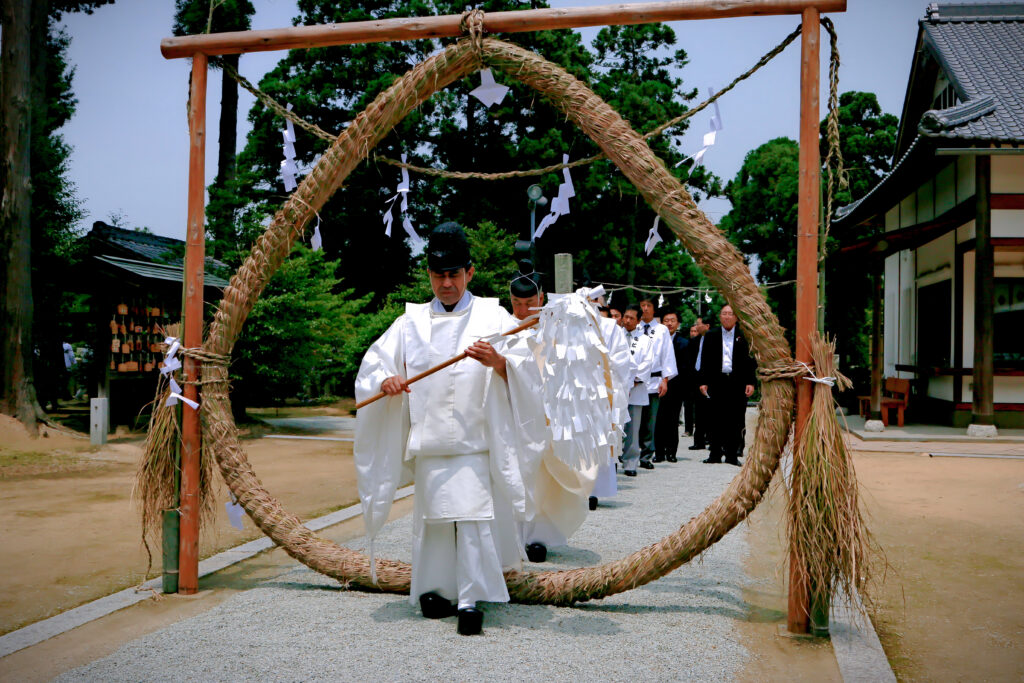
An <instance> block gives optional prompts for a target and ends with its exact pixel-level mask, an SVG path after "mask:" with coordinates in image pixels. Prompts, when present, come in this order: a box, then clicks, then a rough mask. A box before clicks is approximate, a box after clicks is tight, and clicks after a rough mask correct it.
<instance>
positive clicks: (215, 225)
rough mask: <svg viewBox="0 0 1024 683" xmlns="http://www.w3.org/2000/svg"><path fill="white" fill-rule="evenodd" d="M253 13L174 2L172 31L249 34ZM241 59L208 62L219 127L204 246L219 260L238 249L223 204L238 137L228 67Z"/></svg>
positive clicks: (237, 4)
mask: <svg viewBox="0 0 1024 683" xmlns="http://www.w3.org/2000/svg"><path fill="white" fill-rule="evenodd" d="M255 13H256V8H254V7H253V5H252V2H250V1H249V0H216V1H215V2H213V1H211V0H175V2H174V27H173V29H172V30H173V32H174V35H176V36H185V35H196V34H199V33H207V32H209V33H223V32H226V31H248V30H249V29H250V28H252V16H253V14H255ZM240 56H241V55H221V56H217V57H213V58H211V59H210V67H211V68H214V69H220V71H221V79H220V124H219V126H218V137H217V176H216V178H214V180H213V184H212V185H211V186H210V188H209V190H210V202H209V206H208V207H207V209H206V225H207V242H208V244H209V252H210V255H211V256H213V257H216V258H220V257H222V256H224V255H225V253H227V252H229V251H235V250H237V249H238V245H237V244H236V242H235V235H234V228H233V220H232V218H233V216H232V212H231V209H230V206H229V205H227V204H225V201H224V197H223V196H222V195H224V193H225V191H226V190H225V187H226V185H227V184H228V183H229V182H231V181H232V180H233V179H234V177H235V156H236V155H235V144H236V142H235V141H236V139H237V137H238V82H237V81H235V79H234V78H232V77H231V76H229V75H228V71H227V69H224V68H223V66H224V65H227V66H229V67H231V68H233V69H235V71H238V58H239V57H240Z"/></svg>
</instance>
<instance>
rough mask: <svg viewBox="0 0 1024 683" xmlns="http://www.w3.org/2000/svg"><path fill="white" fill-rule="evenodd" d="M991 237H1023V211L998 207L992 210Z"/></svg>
mask: <svg viewBox="0 0 1024 683" xmlns="http://www.w3.org/2000/svg"><path fill="white" fill-rule="evenodd" d="M992 236H993V237H1024V211H1021V210H1019V209H1014V210H1007V209H1000V210H998V211H993V212H992Z"/></svg>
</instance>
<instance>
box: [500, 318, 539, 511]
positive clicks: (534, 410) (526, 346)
mask: <svg viewBox="0 0 1024 683" xmlns="http://www.w3.org/2000/svg"><path fill="white" fill-rule="evenodd" d="M502 312H503V313H505V316H504V317H505V318H506V320H505V321H504V322H503V324H502V327H503V329H505V330H508V329H511V328H513V327H515V326H516V324H517V321H516V320H515V319H514V318H512V316H510V315H508V314H507V312H505V311H502ZM531 337H532V333H531V332H524V333H519V334H515V335H511V336H509V337H504V338H503V339H502V341H501V342H500V343H499V344H498V345H497V346H498V352H499V353H501V354H502V355H503V356H504V357H505V371H506V374H507V375H508V381H507V382H505V381H502V379H501V377H498V376H497V374H495V375H494V377H492V380H491V386H490V387H489V389H488V391H489V394H488V401H487V403H488V406H487V417H488V424H489V427H490V431H491V467H492V471H494V470H495V469H496V471H498V472H500V473H501V476H500V477H497V478H496V479H497V480H498V481H497V482H496V483H497V484H498V487H499V489H500V493H501V494H502V495H503V497H504V498H505V499H506V500H507V501H508V502H509V503H510V504H511V506H512V509H513V511H514V514H515V517H516V519H519V520H526V519H532V518H533V516H534V514H535V512H536V501H535V499H534V497H533V491H532V488H533V487H532V486H531V482H532V481H533V480H534V478H535V477H536V472H537V468H538V467H539V466H540V460H541V457H542V456H543V453H544V449H545V448H546V447H547V444H548V433H547V423H546V419H545V416H544V405H543V403H542V401H541V391H542V388H541V386H542V385H541V374H540V369H539V366H538V365H537V358H536V355H535V354H534V350H533V344H532V343H531V341H532V339H531Z"/></svg>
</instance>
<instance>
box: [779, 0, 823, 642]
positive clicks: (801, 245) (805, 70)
mask: <svg viewBox="0 0 1024 683" xmlns="http://www.w3.org/2000/svg"><path fill="white" fill-rule="evenodd" d="M820 33H821V28H820V26H819V24H818V10H817V9H815V8H813V7H811V8H808V9H805V10H804V12H803V31H802V33H801V37H800V180H799V183H800V184H799V200H798V201H799V206H798V212H797V240H796V359H797V360H798V361H802V362H804V363H807V364H808V365H810V364H811V363H812V360H811V344H810V341H811V335H812V334H813V333H814V330H815V327H816V324H817V307H818V291H817V290H818V214H819V207H818V192H819V185H820V176H821V155H820V152H819V150H818V115H819V110H818V107H819V105H818V97H819V95H818V83H819V70H820V66H819V64H818V52H819V43H820V38H821V36H820ZM813 390H814V383H813V382H797V385H796V432H795V433H796V434H797V435H799V434H800V433H801V431H802V430H803V429H804V425H805V424H806V423H807V418H808V416H809V415H810V414H811V397H812V392H813ZM797 452H798V450H797V448H796V446H795V445H794V448H793V457H794V458H795V457H796V453H797ZM795 465H796V463H794V466H795ZM797 486H799V482H797V481H795V480H794V481H793V487H794V488H795V487H797ZM802 576H803V572H802V571H801V567H799V565H798V564H797V560H796V558H795V557H793V556H790V558H789V614H788V619H787V626H788V628H789V631H790V632H791V633H807V628H808V621H809V617H810V586H808V585H807V583H806V581H804V579H803V578H802Z"/></svg>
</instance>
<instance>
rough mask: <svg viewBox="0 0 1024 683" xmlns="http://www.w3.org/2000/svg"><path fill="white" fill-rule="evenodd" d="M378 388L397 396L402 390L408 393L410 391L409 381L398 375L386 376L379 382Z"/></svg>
mask: <svg viewBox="0 0 1024 683" xmlns="http://www.w3.org/2000/svg"><path fill="white" fill-rule="evenodd" d="M380 390H381V391H383V392H384V393H385V394H387V395H388V396H397V395H398V394H400V393H402V392H403V391H404V392H405V393H407V394H408V393H409V391H410V389H409V383H408V382H406V381H405V380H404V379H402V378H401V377H399V376H398V375H393V376H391V377H388V378H387V379H386V380H384V381H383V382H381V385H380Z"/></svg>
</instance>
